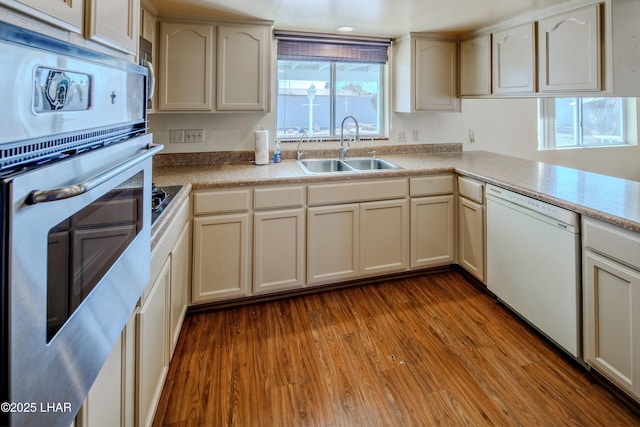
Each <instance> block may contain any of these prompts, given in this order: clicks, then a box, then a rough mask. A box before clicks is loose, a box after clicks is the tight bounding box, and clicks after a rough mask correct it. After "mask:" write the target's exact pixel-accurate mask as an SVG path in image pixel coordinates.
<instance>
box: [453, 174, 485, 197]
mask: <svg viewBox="0 0 640 427" xmlns="http://www.w3.org/2000/svg"><path fill="white" fill-rule="evenodd" d="M458 191H459V192H460V195H461V196H462V197H466V198H467V199H469V200H473V201H474V202H477V203H480V204H484V182H482V181H477V180H475V179H472V178H468V177H466V176H459V177H458Z"/></svg>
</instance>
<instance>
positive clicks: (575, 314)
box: [486, 184, 582, 359]
mask: <svg viewBox="0 0 640 427" xmlns="http://www.w3.org/2000/svg"><path fill="white" fill-rule="evenodd" d="M486 199H487V203H486V209H487V287H488V289H489V290H490V291H491V292H493V293H494V294H495V295H496V296H497V297H498V299H499V300H500V301H501V302H503V303H504V304H505V305H507V306H508V307H509V308H510V309H512V310H513V311H515V312H516V313H517V314H518V315H520V317H522V318H524V319H525V320H526V321H527V322H528V323H529V324H531V325H533V326H534V327H535V328H537V329H538V330H539V331H540V332H542V333H543V334H544V335H546V336H547V337H548V338H550V339H551V340H552V341H554V342H555V343H556V344H558V345H559V346H560V347H561V348H562V349H564V350H565V351H566V352H567V353H569V354H571V355H572V356H574V357H576V358H579V359H580V358H581V357H582V336H581V335H582V334H581V313H582V311H581V292H580V289H581V287H580V227H579V225H580V218H579V215H578V214H576V213H575V212H572V211H569V210H566V209H563V208H560V207H557V206H554V205H550V204H548V203H544V202H541V201H539V200H535V199H532V198H530V197H526V196H523V195H521V194H518V193H514V192H512V191H508V190H505V189H503V188H500V187H496V186H494V185H491V184H489V185H487V189H486Z"/></svg>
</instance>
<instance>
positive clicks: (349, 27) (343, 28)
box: [336, 25, 356, 33]
mask: <svg viewBox="0 0 640 427" xmlns="http://www.w3.org/2000/svg"><path fill="white" fill-rule="evenodd" d="M336 30H338V31H340V32H342V33H350V32H352V31H355V30H356V27H354V26H353V25H340V26H339V27H336Z"/></svg>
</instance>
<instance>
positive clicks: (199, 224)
mask: <svg viewBox="0 0 640 427" xmlns="http://www.w3.org/2000/svg"><path fill="white" fill-rule="evenodd" d="M193 231H194V233H193V284H192V301H193V302H194V303H201V302H209V301H218V300H223V299H228V298H234V297H243V296H247V295H248V294H249V280H250V276H249V266H250V265H251V264H250V253H249V245H250V244H251V236H250V234H249V214H248V213H242V214H232V215H212V216H205V217H196V218H195V219H194V220H193Z"/></svg>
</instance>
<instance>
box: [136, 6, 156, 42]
mask: <svg viewBox="0 0 640 427" xmlns="http://www.w3.org/2000/svg"><path fill="white" fill-rule="evenodd" d="M156 24H157V18H156V16H155V15H154V14H153V12H151V11H150V10H149V9H147V8H146V7H144V6H143V7H142V8H141V9H140V35H141V36H142V37H144V38H145V39H147V40H149V41H150V42H151V43H155V42H156Z"/></svg>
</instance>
